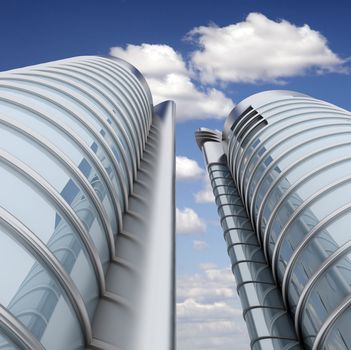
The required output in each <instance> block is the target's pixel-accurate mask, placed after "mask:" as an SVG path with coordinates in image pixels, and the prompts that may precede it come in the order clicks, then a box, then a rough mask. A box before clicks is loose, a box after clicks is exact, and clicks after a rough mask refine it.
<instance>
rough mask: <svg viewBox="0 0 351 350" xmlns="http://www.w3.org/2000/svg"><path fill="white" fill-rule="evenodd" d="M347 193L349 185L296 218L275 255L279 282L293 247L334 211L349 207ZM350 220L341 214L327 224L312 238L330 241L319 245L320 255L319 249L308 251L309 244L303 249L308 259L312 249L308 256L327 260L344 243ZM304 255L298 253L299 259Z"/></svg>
mask: <svg viewBox="0 0 351 350" xmlns="http://www.w3.org/2000/svg"><path fill="white" fill-rule="evenodd" d="M349 191H351V182H349V183H346V184H344V185H342V186H339V187H338V188H336V189H334V191H332V192H328V193H326V194H325V195H324V196H322V197H321V198H320V199H319V200H317V201H315V202H314V203H312V204H311V205H310V206H309V207H307V208H306V209H305V210H303V211H302V212H301V213H300V215H298V216H297V217H296V219H295V220H294V221H293V223H292V225H291V226H290V227H289V229H288V230H287V233H286V236H285V238H284V241H283V243H282V246H281V249H280V251H279V264H278V277H279V279H280V280H281V279H282V276H283V274H284V271H285V268H286V265H287V263H288V261H289V260H290V257H291V256H292V253H293V251H294V250H295V248H296V247H297V245H298V244H299V243H300V242H301V240H302V239H303V238H304V237H305V235H307V234H308V232H310V231H311V230H312V229H313V227H314V226H315V225H317V224H318V223H319V222H320V221H321V220H322V219H323V218H324V217H326V216H328V215H329V214H330V213H332V212H333V211H334V210H337V209H338V208H340V207H342V206H343V205H345V204H347V203H349V201H350V198H349V195H348V194H349V193H350V192H349ZM350 218H351V216H350V215H349V214H344V215H343V216H341V217H338V218H336V219H335V221H334V222H333V223H331V224H329V225H328V226H327V227H326V228H325V229H324V230H323V231H322V232H321V233H318V234H317V235H316V237H322V240H324V239H325V238H327V237H332V238H330V239H329V238H328V239H327V241H330V243H328V245H327V246H326V242H324V243H323V247H324V248H323V253H321V250H320V249H319V248H318V250H316V251H314V250H315V249H317V248H316V247H315V248H312V247H313V245H314V244H315V243H313V242H314V241H313V240H312V241H311V242H310V244H312V246H310V245H307V247H306V248H307V250H306V251H305V253H306V254H307V255H310V254H311V249H312V251H314V252H313V253H312V255H313V256H315V257H317V256H318V257H320V258H321V257H322V256H324V257H325V256H329V255H330V252H332V251H335V250H336V248H337V247H338V246H339V245H340V244H343V243H345V242H346V240H347V232H345V228H348V226H349V223H350ZM342 225H345V226H342ZM345 235H346V236H345ZM318 239H319V238H318ZM331 242H333V243H331ZM271 247H273V243H271ZM306 248H305V249H306ZM305 253H303V252H301V257H302V256H304V254H305ZM307 261H308V260H307ZM313 261H315V260H313ZM318 261H319V259H318ZM310 268H312V265H310Z"/></svg>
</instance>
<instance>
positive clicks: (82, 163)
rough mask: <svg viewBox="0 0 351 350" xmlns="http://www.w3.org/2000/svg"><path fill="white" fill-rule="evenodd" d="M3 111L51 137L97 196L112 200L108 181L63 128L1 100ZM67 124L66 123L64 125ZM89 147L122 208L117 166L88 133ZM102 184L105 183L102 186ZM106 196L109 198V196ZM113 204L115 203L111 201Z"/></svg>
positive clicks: (37, 131)
mask: <svg viewBox="0 0 351 350" xmlns="http://www.w3.org/2000/svg"><path fill="white" fill-rule="evenodd" d="M0 112H1V113H3V114H4V115H6V116H7V117H10V118H12V119H13V120H14V121H17V122H19V123H20V124H22V125H23V126H26V127H27V128H29V129H33V130H35V132H36V133H39V134H41V135H42V136H43V137H44V138H46V139H48V140H50V142H51V143H53V144H54V145H55V146H56V147H57V148H59V149H60V150H61V151H62V152H64V153H65V154H66V156H67V157H68V158H70V159H71V161H73V162H74V163H75V164H76V165H77V166H78V167H79V168H80V169H81V171H82V172H83V174H84V176H86V177H87V178H88V180H89V181H90V182H91V183H92V185H93V187H94V189H95V191H96V192H97V194H98V196H100V197H101V198H103V199H104V201H106V200H108V201H110V202H111V203H112V198H111V195H110V194H109V193H108V192H107V191H106V190H105V189H106V188H107V186H106V183H105V182H104V180H103V177H102V175H101V173H100V172H99V171H98V170H97V169H96V167H95V165H93V164H92V163H91V161H90V159H89V158H88V157H87V155H86V154H84V153H83V151H82V149H81V148H80V147H79V145H78V144H77V143H76V142H75V141H74V140H73V139H71V138H70V137H69V136H68V135H67V134H66V133H65V132H64V131H62V130H59V129H58V128H57V127H55V126H54V125H53V124H51V123H49V122H47V121H45V120H44V119H42V118H40V116H38V115H37V114H34V113H32V112H29V111H27V110H25V109H22V108H20V107H18V106H15V105H13V104H10V103H7V102H4V101H1V104H0ZM64 125H65V124H64ZM78 135H79V136H80V137H84V136H85V135H84V133H79V134H78ZM85 141H86V143H87V145H88V146H89V148H90V149H91V150H92V151H93V152H94V153H95V154H96V156H97V157H98V159H99V160H100V162H101V164H102V165H103V166H104V168H105V170H106V172H107V174H108V175H109V177H110V179H111V181H112V183H113V184H114V186H115V189H116V191H117V193H118V194H119V196H118V199H119V200H120V203H121V206H122V208H124V205H125V204H124V202H123V196H122V187H121V186H122V185H121V184H120V182H119V180H118V177H117V176H116V172H115V170H114V167H113V166H112V164H111V162H110V161H109V158H108V156H107V154H106V153H105V151H104V150H103V148H102V147H101V145H100V144H99V143H98V142H96V141H95V140H94V139H93V138H91V137H90V136H89V138H88V139H86V140H85ZM101 184H102V185H101ZM106 197H107V198H106ZM111 205H112V204H111Z"/></svg>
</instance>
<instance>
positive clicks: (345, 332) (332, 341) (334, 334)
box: [322, 307, 351, 350]
mask: <svg viewBox="0 0 351 350" xmlns="http://www.w3.org/2000/svg"><path fill="white" fill-rule="evenodd" d="M350 324H351V308H350V307H349V308H348V309H347V310H346V311H344V313H343V314H342V315H341V316H340V317H339V318H338V320H337V321H336V322H335V324H334V326H333V327H332V328H331V330H330V331H329V332H328V334H327V335H326V337H325V342H324V345H323V346H322V350H330V349H347V350H349V349H350V344H351V332H350Z"/></svg>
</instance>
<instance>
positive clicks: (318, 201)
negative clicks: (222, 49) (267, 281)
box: [196, 91, 351, 350]
mask: <svg viewBox="0 0 351 350" xmlns="http://www.w3.org/2000/svg"><path fill="white" fill-rule="evenodd" d="M210 133H211V131H209V130H207V131H204V130H202V129H200V130H199V131H198V132H197V135H196V137H197V140H198V144H199V146H200V147H201V149H202V150H203V152H204V154H205V159H206V162H207V165H208V169H209V174H210V178H212V177H213V176H214V175H213V167H215V166H218V165H213V164H215V163H216V162H218V159H221V161H222V164H223V165H222V166H224V168H226V169H227V170H225V171H226V172H227V174H230V175H226V178H230V179H231V181H232V182H233V189H232V192H235V191H236V193H237V199H236V201H237V203H239V204H240V205H242V211H241V212H242V213H243V215H247V218H248V222H246V223H245V225H246V226H245V230H248V231H250V230H251V231H250V232H249V234H248V235H247V236H246V235H245V237H244V235H243V234H242V233H240V234H238V233H237V232H234V233H232V232H233V230H231V229H230V226H231V227H235V226H237V225H238V222H237V221H235V220H234V221H233V219H231V220H232V222H231V224H230V225H227V226H223V223H222V226H223V228H224V232H225V238H226V240H227V243H228V232H231V233H230V236H229V237H230V238H229V240H230V242H231V243H230V244H231V245H243V244H244V246H245V247H246V245H248V242H250V246H251V247H253V246H255V244H256V243H255V239H256V240H257V249H254V250H252V254H253V255H252V256H255V257H256V256H258V255H257V254H261V257H260V259H262V262H258V261H255V264H258V263H264V264H267V265H268V266H269V270H270V272H271V273H272V277H273V281H272V282H271V283H274V285H275V286H276V287H275V288H277V289H278V291H279V295H280V296H281V297H282V301H283V305H284V307H285V308H286V311H287V312H288V314H289V316H290V317H291V318H292V320H293V323H294V329H295V332H296V334H297V338H298V339H299V340H300V341H301V344H302V345H303V346H304V347H305V348H306V349H314V350H315V349H349V348H351V340H350V337H349V334H348V333H349V332H348V331H347V327H345V326H344V324H343V322H342V321H341V320H343V319H345V320H346V319H347V317H348V315H349V305H350V303H351V283H350V278H351V265H350V256H351V255H350V244H351V243H350V242H351V235H350V233H349V231H348V228H349V225H350V224H351V201H350V195H349V194H350V193H351V192H350V191H351V176H350V174H351V158H350V151H351V143H350V133H351V113H350V112H348V111H346V110H344V109H342V108H339V107H336V106H334V105H332V104H329V103H327V102H324V101H320V100H317V99H314V98H312V97H309V96H306V95H303V94H300V93H295V92H290V91H267V92H263V93H259V94H256V95H253V96H251V97H249V98H247V99H246V100H244V101H242V102H241V103H239V104H238V105H237V106H236V107H235V108H234V109H233V111H232V112H231V113H230V115H229V116H228V118H227V120H226V122H225V127H224V131H223V134H222V135H220V136H219V138H218V141H217V144H215V143H214V142H213V138H212V139H211V138H209V137H208V136H207V135H208V134H210ZM212 134H215V132H212ZM218 145H220V146H218ZM216 147H217V148H218V147H220V148H221V152H222V154H223V156H222V158H219V157H218V156H217V159H216V157H213V154H214V151H213V150H214V148H216ZM211 149H212V150H211ZM217 153H218V154H219V153H220V151H217ZM206 154H207V156H206ZM223 159H224V160H223ZM229 181H230V180H229ZM212 185H214V184H213V183H212ZM222 192H223V191H222ZM214 194H215V196H216V203H217V205H219V208H220V209H219V214H220V217H221V221H222V218H223V217H224V216H225V215H226V213H225V212H224V210H223V209H222V208H221V206H222V203H221V200H220V198H222V196H225V195H224V194H220V193H219V192H218V190H217V189H216V188H215V187H214ZM219 195H220V197H219ZM233 208H234V207H229V206H228V208H227V211H230V210H232V211H233ZM236 210H237V209H236ZM231 215H233V214H231ZM241 220H242V219H241ZM243 240H244V241H243ZM242 242H244V243H242ZM245 249H246V248H245ZM232 254H233V253H232V252H231V251H230V250H229V255H230V257H231V260H232V262H233V261H236V260H237V257H235V258H233V257H232ZM243 254H244V255H245V254H246V255H245V256H247V254H248V253H247V252H246V253H243ZM250 259H251V258H250ZM251 260H252V262H251V263H253V261H254V260H253V259H251ZM255 269H256V270H260V268H259V267H258V266H257V267H255ZM234 275H235V276H236V279H237V280H240V278H241V274H240V272H239V271H234ZM259 293H260V292H259V291H257V290H256V292H255V294H256V296H259ZM239 295H240V292H239ZM248 295H249V291H247V292H245V298H247V296H248ZM245 298H244V299H245ZM276 300H277V299H275V301H276ZM260 305H263V302H261V304H260ZM267 305H268V306H269V307H272V306H273V305H274V302H273V301H270V300H268V299H267ZM243 307H244V309H245V307H246V305H245V301H243ZM244 314H245V311H244ZM270 317H271V318H272V319H276V316H274V315H272V316H270ZM270 317H266V319H265V320H262V321H259V319H258V318H256V319H254V320H253V321H252V324H250V322H247V323H248V327H249V331H250V330H251V329H257V328H258V327H262V325H261V322H263V323H264V324H266V325H267V324H268V325H269V324H270V322H271V320H270ZM246 321H247V320H246ZM253 348H255V347H253ZM256 348H257V346H256ZM261 348H262V349H264V348H265V347H264V346H263V345H262V347H261ZM273 348H276V349H282V348H284V349H285V347H283V346H280V345H279V346H278V345H277V346H276V347H273Z"/></svg>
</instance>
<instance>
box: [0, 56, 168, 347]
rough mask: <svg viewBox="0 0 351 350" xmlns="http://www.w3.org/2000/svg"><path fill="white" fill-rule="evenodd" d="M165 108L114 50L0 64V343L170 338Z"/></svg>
mask: <svg viewBox="0 0 351 350" xmlns="http://www.w3.org/2000/svg"><path fill="white" fill-rule="evenodd" d="M174 112H175V109H174V104H173V103H172V102H169V101H168V102H164V103H162V104H160V105H158V106H156V107H154V106H153V103H152V97H151V94H150V91H149V88H148V86H147V84H146V82H145V80H144V78H143V77H142V75H141V74H140V73H139V72H138V71H137V70H136V69H135V68H134V67H132V66H131V65H129V64H128V63H126V62H124V61H122V60H119V59H114V58H106V57H92V56H91V57H90V56H89V57H77V58H70V59H66V60H62V61H58V62H53V63H47V64H41V65H37V66H33V67H27V68H22V69H16V70H12V71H9V72H4V73H1V74H0V178H1V181H0V193H1V195H0V274H1V286H0V304H1V306H0V335H1V336H0V349H38V350H39V349H44V348H45V349H58V350H59V349H60V350H62V349H83V348H90V349H117V348H118V349H126V350H128V349H160V350H161V349H162V350H163V349H173V344H174V339H173V338H174V335H173V332H174V319H173V318H174V312H173V307H174V297H173V290H174V285H173V283H174V271H173V269H174V242H173V241H174V203H173V200H174V195H173V192H174V180H173V173H174V144H173V143H174V141H173V140H174V136H173V129H174V128H173V119H174ZM165 164H167V167H166V166H165ZM160 265H161V267H160ZM155 281H157V282H159V281H162V283H155ZM160 303H162V308H160V307H159V304H160ZM151 315H152V320H151ZM160 330H161V331H162V332H161V333H159V332H160Z"/></svg>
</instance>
